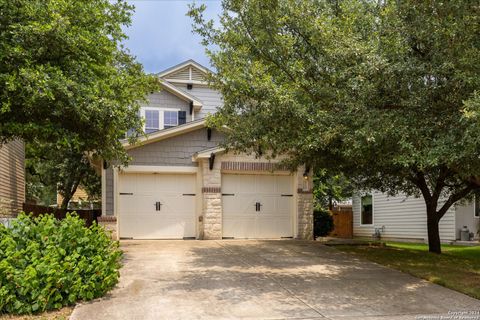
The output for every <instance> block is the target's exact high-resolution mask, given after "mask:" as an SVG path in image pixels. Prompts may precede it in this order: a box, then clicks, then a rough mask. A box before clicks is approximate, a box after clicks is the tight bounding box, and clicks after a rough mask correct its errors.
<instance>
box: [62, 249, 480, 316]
mask: <svg viewBox="0 0 480 320" xmlns="http://www.w3.org/2000/svg"><path fill="white" fill-rule="evenodd" d="M122 248H123V250H124V251H125V261H124V263H125V265H124V267H123V268H122V270H121V278H120V283H119V285H118V286H117V288H116V289H114V290H113V291H112V292H111V293H110V294H109V295H108V296H106V297H104V298H102V299H99V300H95V301H93V302H90V303H86V304H82V305H78V306H77V307H76V308H75V310H74V312H73V314H72V316H71V318H70V319H72V320H91V319H142V320H143V319H325V318H326V319H344V320H347V319H422V318H421V317H416V315H426V314H435V315H437V316H438V317H437V316H436V317H434V318H429V319H440V314H448V312H449V311H460V310H467V311H473V313H472V314H471V315H472V316H475V315H476V316H478V318H474V317H470V318H461V319H479V318H480V314H479V313H476V314H475V313H474V312H475V311H478V310H480V300H476V299H473V298H470V297H468V296H466V295H463V294H460V293H457V292H455V291H452V290H449V289H446V288H443V287H440V286H437V285H434V284H431V283H428V282H426V281H422V280H419V279H417V278H414V277H411V276H409V275H406V274H403V273H400V272H397V271H394V270H391V269H387V268H384V267H381V266H379V265H377V264H374V263H371V262H367V261H365V260H360V259H358V258H355V257H354V256H351V255H348V254H346V253H342V252H339V251H337V250H336V249H334V248H330V247H326V246H323V245H321V244H318V243H315V242H303V241H292V240H285V241H283V240H282V241H280V240H279V241H235V240H231V241H226V240H224V241H123V242H122ZM472 280H473V279H472ZM425 319H426V318H425ZM452 319H453V318H452Z"/></svg>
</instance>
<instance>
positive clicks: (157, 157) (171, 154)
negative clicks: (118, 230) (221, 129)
mask: <svg viewBox="0 0 480 320" xmlns="http://www.w3.org/2000/svg"><path fill="white" fill-rule="evenodd" d="M222 141H223V135H222V134H220V133H218V132H217V131H215V130H213V131H212V137H211V140H210V141H208V139H207V129H206V128H202V129H198V130H195V131H192V132H188V133H185V134H183V135H179V136H176V137H172V138H169V139H166V140H162V141H159V142H154V143H150V144H146V145H144V146H141V147H138V148H135V149H131V150H128V154H129V155H130V156H131V157H132V160H131V161H130V165H145V166H190V167H196V166H198V164H197V163H196V162H193V161H192V157H193V155H194V154H195V153H196V152H199V151H202V150H205V149H208V148H213V147H216V146H217V145H218V144H219V143H221V142H222ZM106 172H107V176H106V213H107V214H108V215H110V214H113V211H114V210H113V192H114V191H113V170H112V169H111V168H109V169H108V170H107V171H106Z"/></svg>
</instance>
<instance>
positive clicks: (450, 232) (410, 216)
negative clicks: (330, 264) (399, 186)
mask: <svg viewBox="0 0 480 320" xmlns="http://www.w3.org/2000/svg"><path fill="white" fill-rule="evenodd" d="M366 194H367V193H361V194H357V195H355V196H354V197H353V200H352V207H353V233H354V236H356V237H371V236H372V235H373V234H374V233H375V229H376V228H380V229H381V236H382V238H383V239H398V240H411V241H426V240H427V214H426V208H425V202H424V200H423V198H415V197H407V196H405V195H397V196H393V197H392V196H388V195H386V194H384V193H381V192H378V191H374V192H371V193H369V194H371V195H372V217H371V219H370V218H369V217H368V215H369V212H367V214H365V213H364V217H363V219H362V196H363V197H364V196H365V195H366ZM364 200H365V198H364ZM367 201H369V199H367ZM364 202H365V201H364ZM364 206H365V203H364ZM364 211H365V210H364ZM367 211H368V210H367ZM477 214H478V212H477ZM365 220H367V221H366V222H367V223H365ZM369 220H371V223H369V222H370V221H369ZM478 223H479V218H478V217H476V216H475V210H474V205H473V203H469V204H464V205H457V206H452V207H451V208H450V210H449V211H448V212H447V213H446V214H445V215H444V216H443V218H442V219H441V220H440V239H441V240H442V241H447V242H449V241H455V240H459V239H460V229H461V228H462V227H463V226H467V227H468V228H469V230H470V232H474V233H475V234H476V238H478V234H477V231H478Z"/></svg>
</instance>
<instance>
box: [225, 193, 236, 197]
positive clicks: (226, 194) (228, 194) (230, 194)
mask: <svg viewBox="0 0 480 320" xmlns="http://www.w3.org/2000/svg"><path fill="white" fill-rule="evenodd" d="M234 195H235V193H222V196H225V197H226V196H234Z"/></svg>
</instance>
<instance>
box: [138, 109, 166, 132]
mask: <svg viewBox="0 0 480 320" xmlns="http://www.w3.org/2000/svg"><path fill="white" fill-rule="evenodd" d="M145 111H158V128H149V129H156V130H157V131H158V130H162V129H163V111H162V109H160V108H155V107H141V108H140V117H141V118H142V119H143V120H144V124H143V128H142V130H143V132H146V131H145V130H147V117H146V116H145V113H146V112H145ZM161 111H162V112H161Z"/></svg>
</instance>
